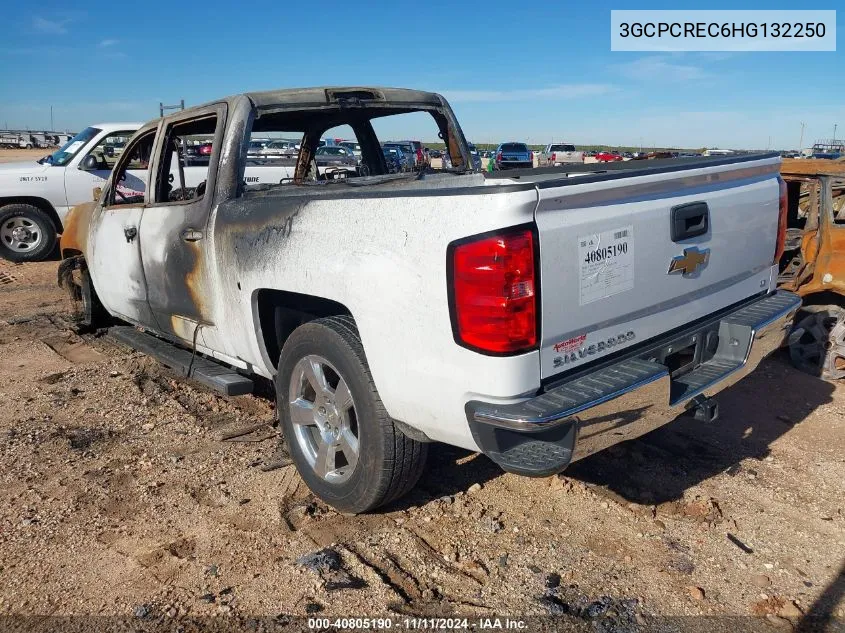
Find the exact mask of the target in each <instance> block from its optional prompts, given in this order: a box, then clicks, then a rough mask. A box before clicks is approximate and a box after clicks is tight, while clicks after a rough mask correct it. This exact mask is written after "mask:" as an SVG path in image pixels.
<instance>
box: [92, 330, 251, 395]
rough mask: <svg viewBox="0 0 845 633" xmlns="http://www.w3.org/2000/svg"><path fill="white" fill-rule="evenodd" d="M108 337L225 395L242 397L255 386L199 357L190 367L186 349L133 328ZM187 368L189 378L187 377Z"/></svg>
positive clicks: (113, 333) (233, 372) (248, 379)
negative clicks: (189, 372)
mask: <svg viewBox="0 0 845 633" xmlns="http://www.w3.org/2000/svg"><path fill="white" fill-rule="evenodd" d="M109 337H110V338H112V339H114V340H115V341H117V342H119V343H122V344H123V345H127V346H129V347H131V348H132V349H134V350H138V351H139V352H143V353H144V354H146V355H147V356H152V357H153V358H155V359H156V360H157V361H159V362H160V363H161V364H162V365H166V366H167V367H170V368H171V369H173V370H174V371H176V372H177V373H178V374H180V375H181V376H183V377H185V378H192V379H194V380H196V381H197V382H200V383H202V384H204V385H205V386H206V387H211V388H212V389H214V390H215V391H219V392H220V393H222V394H224V395H226V396H243V395H245V394H248V393H252V389H253V386H254V385H253V382H252V380H251V379H250V378H247V377H246V376H242V375H241V374H239V373H238V372H236V371H235V370H234V369H232V368H230V367H226V366H225V365H221V364H219V363H216V362H214V361H212V360H209V359H208V358H206V357H204V356H199V355H197V356H194V363H193V365H191V356H192V354H191V352H190V351H189V350H186V349H182V348H181V347H176V346H175V345H173V344H171V343H168V342H167V341H165V340H162V339H160V338H156V337H155V336H152V335H150V334H145V333H144V332H141V331H140V330H136V329H135V328H134V327H131V326H126V325H120V326H115V327H112V328H109ZM189 368H190V370H191V375H190V376H188V369H189Z"/></svg>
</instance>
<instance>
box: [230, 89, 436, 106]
mask: <svg viewBox="0 0 845 633" xmlns="http://www.w3.org/2000/svg"><path fill="white" fill-rule="evenodd" d="M246 96H247V97H248V98H249V99H250V100H251V101H252V102H253V103H254V104H255V106H256V107H257V108H262V109H263V108H273V107H285V106H330V105H335V104H338V103H341V102H344V101H345V102H347V103H350V104H352V103H355V102H357V103H361V104H364V103H392V104H397V105H399V104H407V105H408V106H413V105H426V106H442V105H443V103H444V102H443V98H442V97H441V96H440V95H438V94H436V93H434V92H424V91H422V90H409V89H407V88H381V87H364V86H352V87H350V86H325V87H320V88H293V89H283V90H267V91H264V92H248V93H246Z"/></svg>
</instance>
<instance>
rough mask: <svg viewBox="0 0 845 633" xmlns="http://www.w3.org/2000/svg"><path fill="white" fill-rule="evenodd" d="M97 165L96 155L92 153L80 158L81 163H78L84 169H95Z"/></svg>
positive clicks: (98, 163) (98, 164)
mask: <svg viewBox="0 0 845 633" xmlns="http://www.w3.org/2000/svg"><path fill="white" fill-rule="evenodd" d="M99 166H100V161H98V160H97V157H96V156H94V155H93V154H88V156H86V157H85V158H83V159H82V164H81V165H79V168H80V169H84V170H85V171H95V170H96V169H97V168H98V167H99Z"/></svg>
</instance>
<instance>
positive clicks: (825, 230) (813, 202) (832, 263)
mask: <svg viewBox="0 0 845 633" xmlns="http://www.w3.org/2000/svg"><path fill="white" fill-rule="evenodd" d="M781 177H782V178H783V179H784V181H785V182H786V186H787V191H788V216H787V217H788V222H787V230H786V239H785V251H784V254H783V257H782V258H781V261H780V274H779V275H778V285H779V287H781V288H784V289H785V290H790V291H792V292H795V293H797V294H798V295H800V296H801V297H802V299H803V302H804V305H803V308H802V311H801V313H799V316H798V318H797V319H796V324H795V329H794V331H793V333H792V335H791V336H790V339H789V343H790V346H789V351H790V358H791V359H792V362H793V364H794V365H795V366H796V367H798V368H799V369H801V370H803V371H806V372H808V373H812V374H814V375H818V376H821V377H823V378H827V379H837V378H844V377H845V162H838V161H830V160H814V159H809V160H798V159H784V161H783V163H782V165H781Z"/></svg>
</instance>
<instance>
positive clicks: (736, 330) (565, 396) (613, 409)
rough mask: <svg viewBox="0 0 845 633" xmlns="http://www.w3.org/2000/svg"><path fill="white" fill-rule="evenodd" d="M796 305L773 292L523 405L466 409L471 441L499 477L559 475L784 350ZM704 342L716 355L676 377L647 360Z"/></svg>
mask: <svg viewBox="0 0 845 633" xmlns="http://www.w3.org/2000/svg"><path fill="white" fill-rule="evenodd" d="M800 306H801V299H800V297H798V296H797V295H795V294H792V293H790V292H785V291H778V292H775V293H772V294H770V295H767V296H765V297H762V298H760V299H757V300H756V301H753V302H752V303H749V304H746V305H744V306H742V307H740V308H738V309H737V310H735V311H732V312H729V313H727V314H722V315H721V316H719V317H718V318H714V319H711V320H705V322H704V323H703V324H701V325H700V326H699V327H697V328H693V329H691V330H688V331H686V332H684V333H683V334H682V335H680V336H674V337H670V338H668V339H666V340H662V341H654V342H652V343H653V344H652V345H648V346H646V348H645V349H644V350H643V351H642V353H638V354H637V356H635V357H628V358H626V359H624V360H621V361H619V362H617V363H614V364H611V365H608V366H604V367H602V368H600V369H597V370H596V371H594V372H590V373H587V374H584V375H582V376H580V377H578V378H574V379H572V380H570V381H568V382H565V383H563V384H561V385H558V386H555V387H553V388H551V389H549V390H547V391H546V392H545V393H543V394H541V395H538V396H536V397H534V398H531V399H529V400H525V401H523V402H519V403H515V404H508V405H497V404H490V403H486V402H479V401H472V402H469V403H467V407H466V409H467V417H468V419H469V423H470V428H471V430H472V433H473V437H474V439H475V440H476V443H477V444H478V445H479V447H480V448H481V450H482V452H484V453H485V454H486V455H488V456H489V457H490V458H491V459H492V460H493V461H495V462H496V463H498V464H499V465H500V466H502V467H503V468H504V469H505V470H508V471H512V472H518V473H521V474H527V475H535V476H544V475H548V474H552V473H554V472H560V471H561V470H563V469H564V468H565V467H566V466H567V465H568V464H569V463H570V462H572V461H575V460H578V459H582V458H583V457H586V456H588V455H591V454H593V453H596V452H598V451H600V450H603V449H605V448H608V447H609V446H612V445H613V444H616V443H618V442H622V441H625V440H629V439H633V438H635V437H638V436H640V435H643V434H644V433H648V432H649V431H651V430H653V429H655V428H657V427H659V426H662V425H663V424H666V423H667V422H670V421H671V420H673V419H675V418H676V417H677V416H678V415H680V414H681V413H684V412H685V411H688V410H689V409H691V408H692V407H694V406H695V404H696V403H698V402H700V401H701V399H702V398H709V397H711V396H713V395H715V394H717V393H718V392H720V391H722V390H723V389H725V388H727V387H729V386H731V385H733V384H734V383H736V382H737V381H738V380H740V379H741V378H743V377H744V376H746V375H747V374H749V373H750V372H752V371H753V370H754V369H756V367H757V365H759V363H760V361H761V360H762V359H763V358H765V357H766V356H768V355H769V354H771V353H772V352H774V351H775V350H776V349H777V348H778V347H780V346H781V345H782V344H783V342H784V340H785V338H786V336H787V335H788V333H789V329H790V327H791V325H792V319H793V317H794V316H795V312H796V311H797V310H798V308H799V307H800ZM716 334H718V343H716V342H715V341H716ZM705 336H707V337H710V338H712V339H713V344H714V347H715V353H714V354H712V356H711V357H710V358H709V359H708V360H706V361H705V362H703V363H701V364H699V365H698V366H697V367H695V368H694V369H693V370H692V371H690V372H688V373H685V374H683V375H681V376H677V377H674V378H673V377H672V376H671V375H670V370H669V368H668V367H666V366H665V365H662V364H660V363H659V362H656V361H655V360H653V358H652V356H653V354H652V351H653V350H655V349H659V348H661V346H663V347H665V346H666V345H667V344H670V343H672V342H674V341H675V340H680V339H683V341H684V342H687V341H696V340H700V339H697V338H696V337H705Z"/></svg>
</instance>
